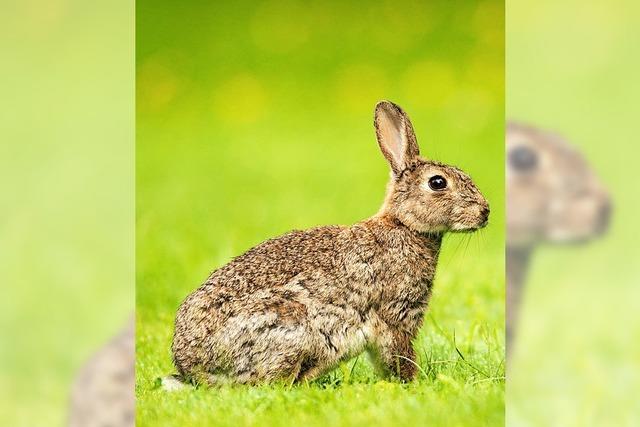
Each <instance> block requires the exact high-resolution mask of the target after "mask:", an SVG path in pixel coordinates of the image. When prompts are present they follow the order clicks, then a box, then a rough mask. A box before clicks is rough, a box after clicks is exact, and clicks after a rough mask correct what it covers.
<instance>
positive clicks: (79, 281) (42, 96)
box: [0, 0, 135, 427]
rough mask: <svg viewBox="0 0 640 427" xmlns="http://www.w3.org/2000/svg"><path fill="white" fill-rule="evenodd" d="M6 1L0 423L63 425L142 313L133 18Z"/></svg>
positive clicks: (125, 11)
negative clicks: (137, 273)
mask: <svg viewBox="0 0 640 427" xmlns="http://www.w3.org/2000/svg"><path fill="white" fill-rule="evenodd" d="M133 12H134V9H133V6H132V5H131V3H130V2H128V1H123V0H116V1H112V0H108V1H107V0H97V1H92V2H86V1H81V0H24V1H19V2H2V3H1V4H0V49H1V50H2V66H1V67H0V79H1V80H2V107H1V112H0V286H1V287H2V291H1V293H0V424H1V425H3V426H29V427H31V426H49V425H51V426H57V425H66V423H67V419H68V410H69V408H68V407H69V394H70V386H71V383H72V381H73V378H74V377H75V375H76V373H77V371H78V369H79V368H80V366H82V364H84V363H85V362H86V360H87V359H88V358H89V357H91V356H92V355H93V354H94V353H95V352H96V351H97V349H98V348H100V347H102V346H103V345H104V343H105V342H106V341H107V340H108V339H110V338H111V337H112V336H113V335H114V334H115V333H117V332H118V331H119V330H120V329H121V328H122V327H123V326H124V324H125V322H126V319H127V317H128V316H131V312H132V310H133V309H134V305H135V304H134V296H135V293H134V285H135V283H134V270H135V265H134V256H135V252H134V243H135V241H134V234H135V228H134V226H135V222H134V221H135V218H134V215H135V204H134V197H135V187H134V178H135V176H134V153H135V150H134V148H135V147H134V142H135V139H134V137H135V122H134V119H135V115H134V95H135V93H134V84H135V76H134V73H135V63H134V19H133Z"/></svg>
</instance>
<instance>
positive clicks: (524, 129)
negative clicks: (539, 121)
mask: <svg viewBox="0 0 640 427" xmlns="http://www.w3.org/2000/svg"><path fill="white" fill-rule="evenodd" d="M506 149H507V151H506V162H507V165H506V178H507V241H508V244H509V245H510V246H530V245H532V244H534V243H536V242H540V241H548V242H576V241H582V240H585V239H588V238H590V237H594V236H596V235H599V234H601V233H602V232H603V231H604V230H605V229H606V227H607V225H608V222H609V216H610V211H611V202H610V199H609V196H608V194H607V192H606V191H605V189H604V188H603V186H602V184H601V183H600V181H599V180H598V179H597V177H596V175H595V174H594V173H593V171H592V170H591V168H590V167H589V165H588V164H587V163H586V162H585V160H584V158H583V157H582V155H581V154H580V153H579V152H578V151H577V150H576V149H574V148H573V147H571V146H570V145H569V144H568V143H567V142H566V141H565V140H564V139H563V138H561V137H560V136H558V135H555V134H553V133H550V132H544V131H540V130H537V129H535V128H532V127H529V126H524V125H520V124H516V123H509V124H508V125H507V132H506Z"/></svg>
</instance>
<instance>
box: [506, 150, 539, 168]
mask: <svg viewBox="0 0 640 427" xmlns="http://www.w3.org/2000/svg"><path fill="white" fill-rule="evenodd" d="M509 164H510V165H511V167H513V168H514V169H515V170H517V171H521V172H529V171H532V170H533V169H535V168H536V166H537V165H538V156H537V155H536V153H535V152H534V151H533V150H532V149H530V148H529V147H525V146H520V147H516V148H514V149H513V150H511V152H510V153H509Z"/></svg>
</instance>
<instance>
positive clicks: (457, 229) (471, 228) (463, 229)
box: [449, 219, 489, 234]
mask: <svg viewBox="0 0 640 427" xmlns="http://www.w3.org/2000/svg"><path fill="white" fill-rule="evenodd" d="M487 225H489V219H485V220H484V221H483V222H481V223H480V224H477V225H461V224H460V225H454V226H453V227H452V228H451V229H450V230H449V231H451V232H452V233H461V234H462V233H473V232H476V231H478V230H480V229H481V228H485V227H486V226H487Z"/></svg>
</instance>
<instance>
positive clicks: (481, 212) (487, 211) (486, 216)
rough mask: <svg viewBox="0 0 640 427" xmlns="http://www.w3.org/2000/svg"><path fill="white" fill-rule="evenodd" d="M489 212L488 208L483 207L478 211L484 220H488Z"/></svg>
mask: <svg viewBox="0 0 640 427" xmlns="http://www.w3.org/2000/svg"><path fill="white" fill-rule="evenodd" d="M490 212H491V210H490V209H489V206H484V207H483V208H482V210H481V211H480V215H482V218H484V219H485V221H486V220H488V219H489V213H490Z"/></svg>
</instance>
